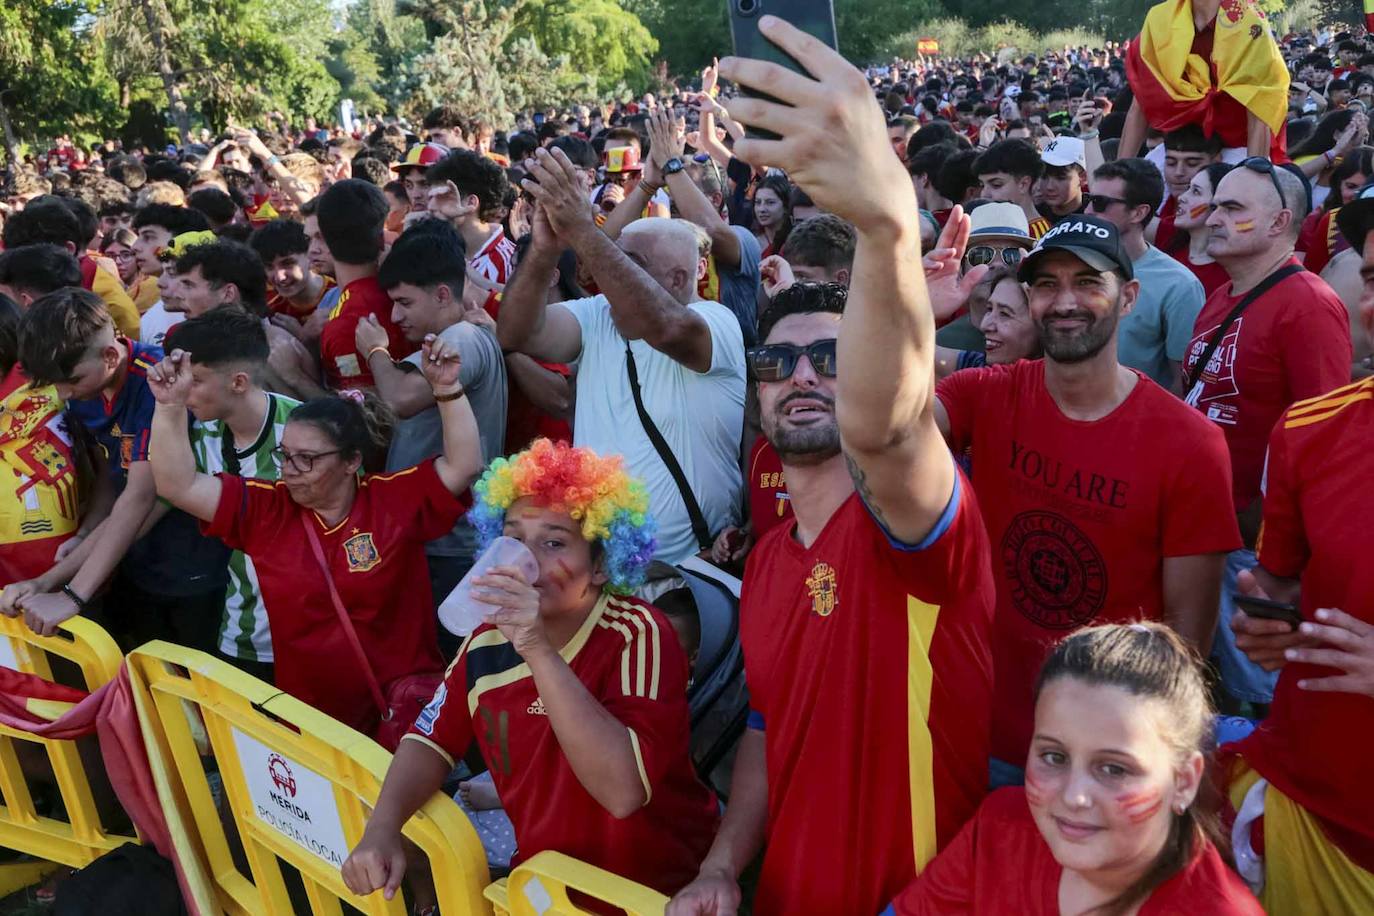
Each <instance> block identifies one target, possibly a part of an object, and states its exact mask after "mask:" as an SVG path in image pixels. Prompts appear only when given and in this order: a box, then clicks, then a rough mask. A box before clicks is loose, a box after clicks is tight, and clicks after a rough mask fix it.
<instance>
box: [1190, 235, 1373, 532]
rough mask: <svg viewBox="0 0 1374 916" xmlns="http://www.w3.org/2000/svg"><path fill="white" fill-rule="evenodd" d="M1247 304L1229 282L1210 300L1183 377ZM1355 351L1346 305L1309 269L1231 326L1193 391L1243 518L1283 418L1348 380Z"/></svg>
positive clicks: (1258, 301) (1269, 293)
mask: <svg viewBox="0 0 1374 916" xmlns="http://www.w3.org/2000/svg"><path fill="white" fill-rule="evenodd" d="M1289 263H1297V262H1295V261H1290V262H1289ZM1242 298H1243V297H1241V296H1233V295H1231V285H1230V284H1229V283H1228V284H1227V285H1226V286H1224V287H1222V288H1221V289H1218V290H1217V291H1216V292H1215V293H1213V294H1212V295H1210V296H1208V297H1207V301H1206V302H1205V303H1203V306H1202V311H1201V312H1199V313H1198V316H1197V321H1196V322H1194V323H1193V340H1192V342H1191V343H1189V344H1188V350H1187V352H1185V353H1184V355H1183V377H1184V379H1187V378H1188V377H1189V375H1190V374H1191V373H1192V372H1193V368H1194V366H1196V365H1197V361H1198V360H1200V359H1202V354H1203V353H1204V352H1206V350H1207V345H1208V343H1210V341H1211V339H1212V337H1213V336H1214V335H1215V333H1216V331H1217V329H1218V328H1219V327H1220V326H1221V323H1222V322H1223V321H1224V320H1225V319H1226V316H1227V315H1229V314H1230V313H1231V310H1232V309H1233V308H1234V307H1235V306H1236V305H1237V304H1238V303H1239V302H1240V300H1241V299H1242ZM1350 353H1351V351H1350V316H1349V314H1348V313H1347V312H1346V310H1345V306H1344V305H1343V304H1342V303H1341V300H1340V297H1338V296H1337V295H1336V294H1335V292H1333V291H1332V289H1331V287H1330V286H1327V285H1326V281H1324V280H1322V279H1321V277H1318V276H1317V275H1316V274H1314V273H1309V272H1308V271H1301V272H1299V273H1296V274H1294V275H1292V276H1290V277H1287V278H1285V279H1283V280H1281V281H1279V282H1278V283H1277V284H1275V285H1274V286H1273V287H1272V288H1270V289H1269V290H1267V291H1266V292H1265V293H1264V295H1262V296H1260V297H1259V298H1258V299H1256V300H1255V301H1254V302H1251V303H1250V305H1249V306H1248V307H1247V308H1246V309H1245V313H1244V314H1243V315H1241V316H1240V317H1239V318H1237V319H1236V320H1235V321H1234V322H1232V323H1231V326H1230V328H1228V329H1227V331H1226V336H1225V337H1223V338H1222V340H1221V343H1220V344H1219V345H1218V346H1217V348H1216V351H1215V352H1213V354H1212V358H1211V359H1209V360H1208V361H1207V365H1206V366H1204V367H1203V369H1202V372H1201V374H1199V375H1198V381H1197V384H1198V385H1199V386H1200V387H1199V388H1198V390H1197V391H1196V392H1195V393H1194V392H1187V393H1188V394H1190V395H1193V394H1195V395H1196V396H1195V397H1190V399H1189V401H1190V403H1195V405H1196V407H1197V409H1198V410H1200V411H1202V413H1203V414H1204V415H1205V416H1206V417H1207V419H1209V420H1211V421H1212V422H1213V423H1215V424H1217V425H1218V426H1220V427H1221V430H1222V432H1223V433H1225V435H1226V445H1227V448H1229V449H1230V451H1231V488H1232V492H1233V494H1234V497H1235V508H1236V511H1237V512H1241V511H1243V510H1245V509H1246V508H1248V507H1249V506H1250V504H1251V503H1253V502H1254V501H1255V499H1256V498H1257V497H1258V496H1259V492H1260V475H1261V472H1262V471H1263V469H1264V450H1265V447H1266V446H1267V445H1268V444H1269V434H1270V433H1271V432H1272V431H1273V429H1274V424H1275V423H1276V422H1277V421H1278V419H1279V415H1280V414H1282V413H1283V412H1284V411H1285V410H1287V409H1288V405H1290V404H1292V403H1293V402H1294V401H1297V400H1301V399H1302V398H1312V397H1316V396H1317V395H1319V394H1322V393H1324V392H1327V391H1330V390H1331V389H1333V388H1337V387H1339V386H1341V385H1343V384H1345V383H1346V382H1348V381H1350Z"/></svg>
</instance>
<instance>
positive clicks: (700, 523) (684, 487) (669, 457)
mask: <svg viewBox="0 0 1374 916" xmlns="http://www.w3.org/2000/svg"><path fill="white" fill-rule="evenodd" d="M625 371H626V372H627V373H629V376H630V394H632V395H634V399H635V411H636V412H637V413H638V414H639V422H640V423H641V424H642V425H643V426H644V432H645V433H646V434H648V436H649V441H650V442H652V443H653V444H654V450H655V451H656V452H658V457H659V458H661V459H662V460H663V466H664V467H666V468H667V469H668V473H669V474H670V475H672V478H673V483H675V484H677V489H678V492H679V493H681V494H682V502H683V504H684V505H686V506H687V517H688V518H690V519H691V520H692V534H693V535H695V536H696V539H697V544H698V545H700V547H701V549H702V550H710V549H711V529H710V528H709V527H708V526H707V524H706V516H705V515H703V514H702V512H701V505H700V504H699V503H698V502H697V498H696V494H694V493H693V492H692V486H691V484H689V483H688V482H687V475H686V474H684V473H683V472H682V465H680V464H678V463H677V458H676V457H674V456H673V452H672V449H670V448H668V443H667V441H666V440H665V439H664V438H663V433H661V432H659V431H658V426H657V425H656V424H655V423H654V418H653V417H651V416H649V412H648V411H647V410H645V409H644V398H643V396H642V395H641V394H640V391H639V368H638V367H637V366H636V365H635V355H634V353H632V352H631V351H630V342H629V341H628V340H627V341H625Z"/></svg>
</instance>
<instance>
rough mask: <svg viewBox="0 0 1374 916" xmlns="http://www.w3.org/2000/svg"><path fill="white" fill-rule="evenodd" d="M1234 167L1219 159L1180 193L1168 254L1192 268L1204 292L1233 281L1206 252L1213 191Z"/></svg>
mask: <svg viewBox="0 0 1374 916" xmlns="http://www.w3.org/2000/svg"><path fill="white" fill-rule="evenodd" d="M1233 168H1235V166H1233V165H1227V164H1226V163H1224V162H1217V163H1214V164H1212V165H1209V166H1207V167H1206V168H1204V169H1202V170H1201V171H1199V172H1198V173H1197V174H1196V175H1194V176H1193V180H1192V182H1190V183H1189V185H1188V190H1186V191H1184V192H1183V193H1182V194H1180V195H1178V213H1177V215H1176V216H1175V217H1174V229H1175V232H1174V234H1173V236H1172V238H1171V239H1170V240H1169V247H1168V248H1167V249H1166V250H1165V254H1168V255H1169V256H1170V257H1172V258H1173V259H1174V260H1176V261H1178V262H1179V263H1180V264H1182V265H1183V266H1184V267H1186V268H1188V269H1189V270H1191V271H1192V272H1193V276H1195V277H1197V278H1198V280H1199V281H1200V282H1201V283H1202V289H1203V292H1205V293H1206V294H1207V295H1209V296H1210V295H1212V293H1213V292H1214V291H1216V290H1217V289H1219V288H1220V287H1222V286H1225V285H1226V284H1227V283H1230V282H1231V276H1230V274H1228V273H1226V269H1225V268H1224V267H1222V266H1221V265H1220V264H1218V263H1217V262H1216V261H1215V260H1213V259H1212V256H1211V255H1209V254H1208V253H1207V242H1208V240H1209V239H1211V237H1212V230H1210V229H1208V228H1207V218H1208V217H1210V216H1211V215H1212V194H1213V193H1214V192H1215V191H1216V188H1217V185H1218V184H1219V183H1220V182H1221V179H1222V176H1224V175H1225V174H1226V173H1227V172H1229V171H1231V169H1233Z"/></svg>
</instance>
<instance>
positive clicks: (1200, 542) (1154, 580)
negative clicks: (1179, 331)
mask: <svg viewBox="0 0 1374 916" xmlns="http://www.w3.org/2000/svg"><path fill="white" fill-rule="evenodd" d="M1019 275H1020V277H1021V280H1022V281H1023V282H1025V283H1028V284H1029V287H1030V289H1029V300H1030V313H1031V318H1032V320H1033V321H1034V322H1035V324H1036V327H1037V329H1038V330H1039V334H1040V342H1041V345H1042V346H1043V348H1044V351H1045V358H1044V359H1043V360H1035V361H1027V360H1022V361H1021V362H1017V363H1013V364H1011V365H1005V366H989V367H988V368H985V369H970V370H968V371H965V372H956V373H955V374H953V375H951V376H950V377H949V378H947V379H945V380H944V381H943V382H941V383H940V387H939V389H938V391H937V396H938V403H937V405H936V408H935V415H936V417H937V419H938V421H939V423H940V428H941V430H942V431H943V432H944V433H945V437H946V439H948V441H949V444H950V446H951V447H952V448H953V449H954V450H955V451H956V452H962V451H964V450H965V449H971V450H972V455H973V465H972V467H973V473H972V476H973V479H974V480H975V481H977V484H978V491H979V494H980V497H981V498H980V502H981V504H982V507H983V518H984V520H985V521H986V522H987V527H988V534H989V536H990V537H991V539H992V542H993V543H994V544H995V545H998V550H997V553H996V558H997V559H996V561H995V562H994V563H993V571H994V575H995V576H996V578H997V618H996V628H995V630H994V633H995V636H994V638H993V658H994V664H995V670H996V673H997V677H996V691H995V697H996V700H995V703H994V706H993V731H992V750H993V753H992V756H993V761H992V770H993V774H992V775H993V783H994V785H1003V784H1008V783H1017V782H1020V781H1021V778H1022V766H1023V762H1024V761H1025V759H1026V752H1027V748H1028V746H1029V744H1030V736H1031V723H1032V721H1033V719H1034V716H1033V708H1032V697H1033V695H1034V683H1035V677H1036V673H1037V672H1038V671H1039V669H1040V665H1041V663H1042V662H1043V661H1044V659H1045V655H1046V652H1047V651H1048V649H1049V647H1050V646H1051V645H1052V644H1053V643H1054V642H1056V641H1057V640H1058V639H1060V638H1061V637H1062V636H1064V635H1065V633H1066V632H1068V631H1070V630H1074V629H1077V628H1078V627H1082V626H1088V625H1091V624H1097V623H1113V622H1123V621H1132V620H1140V619H1146V620H1163V621H1164V622H1165V623H1167V624H1169V625H1170V626H1172V627H1173V628H1174V629H1175V630H1177V631H1178V632H1179V634H1180V635H1182V636H1184V637H1185V638H1186V639H1188V640H1189V641H1190V642H1192V643H1193V644H1194V645H1195V646H1196V647H1197V648H1198V651H1199V652H1201V653H1202V654H1203V655H1204V656H1205V655H1206V653H1207V649H1208V647H1209V646H1210V644H1211V641H1212V631H1213V627H1214V625H1215V623H1216V615H1217V610H1216V607H1215V603H1216V598H1217V593H1218V589H1219V588H1220V583H1221V573H1222V565H1223V562H1224V560H1225V555H1226V552H1227V551H1229V550H1232V549H1234V548H1235V547H1236V545H1237V544H1239V543H1240V536H1239V533H1238V532H1237V530H1236V524H1235V520H1234V517H1233V515H1232V513H1230V512H1229V511H1228V508H1227V507H1228V502H1227V501H1228V499H1229V496H1230V490H1231V487H1230V484H1231V474H1230V462H1229V461H1228V459H1227V454H1226V443H1225V440H1224V439H1223V438H1222V436H1221V435H1220V431H1219V430H1218V429H1217V428H1216V427H1215V426H1213V425H1212V424H1210V423H1208V422H1207V421H1206V420H1205V419H1204V418H1203V417H1201V416H1199V415H1198V414H1197V412H1196V411H1193V410H1191V409H1189V408H1188V406H1187V405H1185V404H1184V403H1183V402H1181V401H1179V400H1178V399H1177V398H1175V397H1174V396H1173V395H1171V394H1169V393H1168V392H1167V391H1165V390H1164V389H1163V388H1161V387H1159V386H1158V385H1156V384H1155V383H1154V382H1152V381H1150V379H1149V378H1148V377H1146V376H1145V375H1143V374H1142V373H1141V372H1139V371H1137V370H1135V369H1130V368H1127V367H1125V366H1123V365H1121V364H1120V362H1119V361H1118V360H1117V327H1118V323H1119V322H1120V320H1121V318H1122V317H1123V316H1124V315H1126V314H1127V313H1129V312H1130V310H1131V307H1132V306H1133V305H1135V303H1136V300H1137V298H1138V297H1139V295H1140V283H1139V281H1138V280H1136V279H1134V273H1133V269H1132V265H1131V259H1130V256H1129V255H1128V254H1127V253H1126V251H1125V249H1124V248H1123V247H1122V244H1121V237H1120V234H1119V233H1118V232H1117V229H1116V227H1115V226H1114V225H1112V224H1111V223H1110V222H1107V221H1106V220H1104V219H1101V218H1099V217H1094V216H1080V217H1071V218H1069V219H1066V220H1064V221H1063V222H1061V223H1059V224H1058V225H1056V226H1055V227H1054V228H1053V229H1051V230H1050V231H1049V232H1048V233H1047V234H1046V235H1045V237H1044V238H1043V239H1041V241H1040V243H1039V245H1037V246H1036V247H1035V248H1034V249H1033V250H1032V251H1031V252H1030V253H1029V254H1028V255H1027V256H1026V257H1025V259H1024V260H1022V262H1021V267H1020V270H1019Z"/></svg>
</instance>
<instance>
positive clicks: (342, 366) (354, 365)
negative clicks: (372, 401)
mask: <svg viewBox="0 0 1374 916" xmlns="http://www.w3.org/2000/svg"><path fill="white" fill-rule="evenodd" d="M364 315H375V316H377V321H378V323H379V324H381V326H382V327H383V328H385V329H386V336H387V340H388V343H387V350H388V351H389V352H390V353H391V358H392V359H403V358H404V357H406V356H409V355H410V354H411V353H413V352H414V351H415V347H414V346H413V345H412V344H410V343H409V342H408V341H407V340H406V338H405V335H404V334H402V333H401V329H400V328H398V327H396V325H395V324H393V323H392V321H391V297H390V296H388V295H387V294H386V292H385V291H384V290H383V289H382V287H381V284H379V283H378V282H377V278H376V277H363V278H362V279H361V280H354V281H353V282H352V283H350V284H348V285H347V286H345V287H344V288H343V293H342V294H341V295H340V296H339V304H338V305H336V306H334V310H333V311H332V312H330V313H329V321H328V322H326V323H325V326H324V330H323V331H321V332H320V368H322V369H323V370H324V378H325V384H326V385H327V386H328V387H329V388H332V389H333V390H335V391H339V390H341V389H344V388H358V387H367V388H370V387H372V385H373V384H374V381H373V378H372V372H371V370H369V369H368V368H367V354H365V353H359V352H358V344H357V342H356V341H355V340H354V336H353V335H354V332H355V331H356V330H357V328H358V322H359V321H360V320H361V319H362V317H363V316H364Z"/></svg>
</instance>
